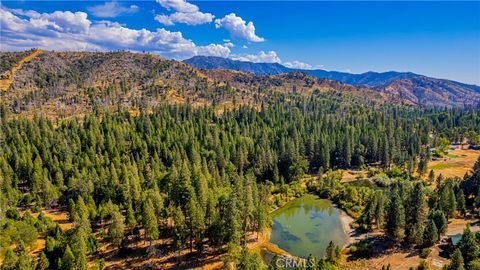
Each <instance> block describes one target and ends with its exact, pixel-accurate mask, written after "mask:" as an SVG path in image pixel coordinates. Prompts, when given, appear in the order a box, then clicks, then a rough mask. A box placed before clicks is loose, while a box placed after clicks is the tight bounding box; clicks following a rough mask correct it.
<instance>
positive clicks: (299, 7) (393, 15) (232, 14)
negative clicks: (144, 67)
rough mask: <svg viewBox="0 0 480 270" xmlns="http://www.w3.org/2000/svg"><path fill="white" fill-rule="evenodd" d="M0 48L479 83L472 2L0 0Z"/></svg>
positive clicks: (477, 24)
mask: <svg viewBox="0 0 480 270" xmlns="http://www.w3.org/2000/svg"><path fill="white" fill-rule="evenodd" d="M1 5H2V6H1V10H0V11H1V12H2V14H0V15H2V16H0V34H1V43H0V45H1V47H0V48H1V49H2V50H21V49H26V48H29V47H40V48H45V49H56V50H116V49H129V50H134V51H149V52H152V53H157V54H159V55H162V56H164V57H168V58H175V59H184V58H188V57H191V56H194V55H216V56H222V57H229V58H232V59H239V60H249V61H255V62H279V63H282V64H284V65H287V66H291V67H303V68H321V69H327V70H338V71H346V72H353V73H361V72H366V71H370V70H372V71H389V70H397V71H411V72H415V73H419V74H424V75H428V76H433V77H438V78H446V79H453V80H458V81H461V82H466V83H475V84H480V2H478V1H477V2H432V1H428V2H325V1H306V2H304V1H301V2H300V1H296V2H293V1H265V2H256V1H241V2H236V1H213V2H211V1H189V2H186V1H185V0H157V1H153V0H152V1H116V2H112V1H106V2H104V1H102V2H97V1H83V2H81V1H51V2H45V1H28V0H27V1H2V4H1Z"/></svg>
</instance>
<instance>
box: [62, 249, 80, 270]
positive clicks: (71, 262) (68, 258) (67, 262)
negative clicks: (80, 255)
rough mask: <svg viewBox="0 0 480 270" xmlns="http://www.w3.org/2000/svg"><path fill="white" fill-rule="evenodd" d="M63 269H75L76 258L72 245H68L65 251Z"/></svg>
mask: <svg viewBox="0 0 480 270" xmlns="http://www.w3.org/2000/svg"><path fill="white" fill-rule="evenodd" d="M60 265H61V267H60V268H61V269H62V270H74V269H76V268H75V256H74V255H73V253H72V250H71V249H70V245H67V247H66V248H65V251H64V253H63V257H62V260H61V264H60Z"/></svg>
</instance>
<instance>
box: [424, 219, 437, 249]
mask: <svg viewBox="0 0 480 270" xmlns="http://www.w3.org/2000/svg"><path fill="white" fill-rule="evenodd" d="M437 241H438V230H437V226H435V222H434V221H433V220H431V219H429V221H428V225H427V228H426V229H425V232H424V234H423V245H424V246H425V247H431V246H433V245H434V244H435V243H436V242H437Z"/></svg>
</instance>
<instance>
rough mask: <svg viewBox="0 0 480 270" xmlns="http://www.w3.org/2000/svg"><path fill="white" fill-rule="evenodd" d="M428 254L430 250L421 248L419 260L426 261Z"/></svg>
mask: <svg viewBox="0 0 480 270" xmlns="http://www.w3.org/2000/svg"><path fill="white" fill-rule="evenodd" d="M430 252H432V250H431V249H430V248H422V249H421V250H420V258H422V259H426V258H427V257H428V255H430Z"/></svg>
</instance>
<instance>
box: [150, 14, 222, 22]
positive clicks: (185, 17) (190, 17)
mask: <svg viewBox="0 0 480 270" xmlns="http://www.w3.org/2000/svg"><path fill="white" fill-rule="evenodd" d="M214 17H215V16H213V15H212V14H210V13H202V12H200V11H196V12H192V13H185V12H175V13H173V14H170V15H165V14H162V15H157V16H155V20H156V21H158V22H159V23H162V24H164V25H174V24H176V23H184V24H188V25H198V24H204V23H209V22H212V21H213V18H214Z"/></svg>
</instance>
